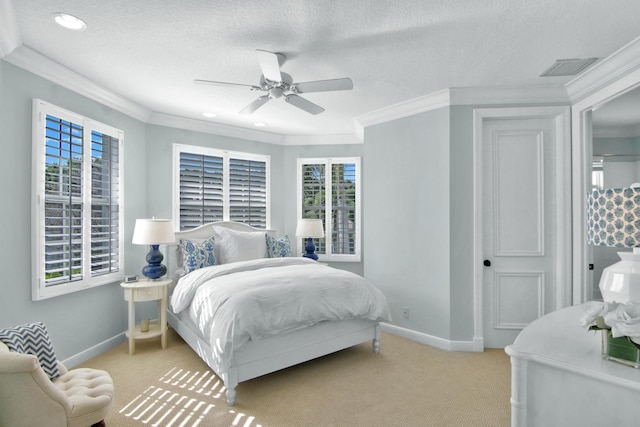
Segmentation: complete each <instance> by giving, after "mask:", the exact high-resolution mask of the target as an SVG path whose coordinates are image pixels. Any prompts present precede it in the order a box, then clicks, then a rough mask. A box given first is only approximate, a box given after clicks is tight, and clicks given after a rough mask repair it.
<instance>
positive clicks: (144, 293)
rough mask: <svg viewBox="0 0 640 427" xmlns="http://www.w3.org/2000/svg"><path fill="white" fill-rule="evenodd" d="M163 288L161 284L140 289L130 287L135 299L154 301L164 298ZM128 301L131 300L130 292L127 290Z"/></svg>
mask: <svg viewBox="0 0 640 427" xmlns="http://www.w3.org/2000/svg"><path fill="white" fill-rule="evenodd" d="M162 290H163V287H161V286H154V287H151V288H138V289H130V290H129V291H130V292H131V293H132V294H133V300H134V301H154V300H158V299H160V298H162ZM124 299H125V300H126V301H129V292H125V298H124Z"/></svg>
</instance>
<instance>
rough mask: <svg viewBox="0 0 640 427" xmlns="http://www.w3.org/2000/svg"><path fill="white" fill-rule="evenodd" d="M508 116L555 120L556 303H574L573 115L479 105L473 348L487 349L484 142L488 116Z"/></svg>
mask: <svg viewBox="0 0 640 427" xmlns="http://www.w3.org/2000/svg"><path fill="white" fill-rule="evenodd" d="M509 118H514V119H515V118H518V119H523V118H543V119H544V118H547V119H553V120H554V121H555V125H556V126H555V133H556V134H555V139H556V142H557V143H556V149H555V156H556V182H555V185H556V188H557V192H556V198H555V200H552V201H549V202H550V203H554V204H555V205H556V206H557V212H558V218H557V220H556V233H557V239H556V253H557V254H558V257H557V259H556V273H557V283H558V284H559V286H557V287H556V295H555V301H556V307H555V309H558V308H562V307H566V306H567V305H570V304H571V296H572V283H571V271H572V268H571V261H572V254H571V197H569V195H570V194H571V127H570V126H571V117H570V108H569V107H568V106H566V107H521V108H517V107H516V108H480V109H476V110H474V117H473V120H474V124H473V126H474V132H473V169H474V170H473V177H474V179H473V181H474V184H473V199H474V200H473V209H474V212H473V213H474V224H473V230H474V231H473V237H474V242H473V260H474V265H473V282H474V283H473V294H474V295H473V299H474V338H473V347H474V351H482V350H483V349H484V337H483V335H484V332H483V326H484V325H483V309H484V308H483V297H482V293H483V292H482V289H483V288H482V286H483V268H484V266H483V264H482V261H483V256H484V254H483V237H482V224H483V222H482V221H483V218H482V189H483V182H482V171H483V165H482V144H483V138H482V135H483V126H484V123H485V121H486V120H493V119H509Z"/></svg>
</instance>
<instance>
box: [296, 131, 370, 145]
mask: <svg viewBox="0 0 640 427" xmlns="http://www.w3.org/2000/svg"><path fill="white" fill-rule="evenodd" d="M362 143H363V140H362V139H360V138H359V137H358V136H357V135H356V134H355V133H354V134H339V135H285V136H284V145H350V144H362Z"/></svg>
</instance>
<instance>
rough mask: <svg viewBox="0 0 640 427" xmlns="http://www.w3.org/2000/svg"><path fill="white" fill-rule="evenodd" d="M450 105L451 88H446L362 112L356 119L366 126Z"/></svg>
mask: <svg viewBox="0 0 640 427" xmlns="http://www.w3.org/2000/svg"><path fill="white" fill-rule="evenodd" d="M449 105H451V101H450V97H449V89H444V90H441V91H438V92H434V93H432V94H429V95H425V96H421V97H418V98H414V99H411V100H409V101H405V102H400V103H398V104H394V105H391V106H389V107H385V108H381V109H379V110H374V111H371V112H368V113H365V114H361V115H359V116H357V117H356V118H355V121H356V123H358V125H359V126H361V127H363V128H365V127H368V126H373V125H377V124H380V123H385V122H388V121H391V120H396V119H401V118H403V117H408V116H413V115H414V114H417V113H422V112H425V111H431V110H435V109H438V108H443V107H448V106H449Z"/></svg>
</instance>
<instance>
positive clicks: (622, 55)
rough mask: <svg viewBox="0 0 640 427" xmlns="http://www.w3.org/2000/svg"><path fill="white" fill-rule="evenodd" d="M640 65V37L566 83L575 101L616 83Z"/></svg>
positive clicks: (568, 91) (571, 97)
mask: <svg viewBox="0 0 640 427" xmlns="http://www.w3.org/2000/svg"><path fill="white" fill-rule="evenodd" d="M639 67H640V37H638V38H636V39H635V40H632V41H631V42H629V43H627V44H626V45H625V46H623V47H621V48H620V49H618V50H617V51H615V52H614V53H612V54H611V55H609V56H608V57H607V58H605V59H604V60H602V61H601V62H598V63H596V64H595V65H594V66H593V67H591V68H590V69H589V70H588V71H587V72H585V73H583V74H580V75H578V76H577V77H576V78H574V79H573V80H571V81H570V82H568V83H567V84H566V87H567V93H568V94H569V97H570V99H571V100H572V101H573V102H576V101H578V100H582V99H584V98H585V97H587V96H588V95H589V94H594V93H595V92H596V91H599V90H602V89H606V86H607V85H614V84H616V81H617V80H618V79H621V78H622V77H624V76H625V75H627V74H629V73H631V72H633V71H634V70H636V69H637V68H639Z"/></svg>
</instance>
